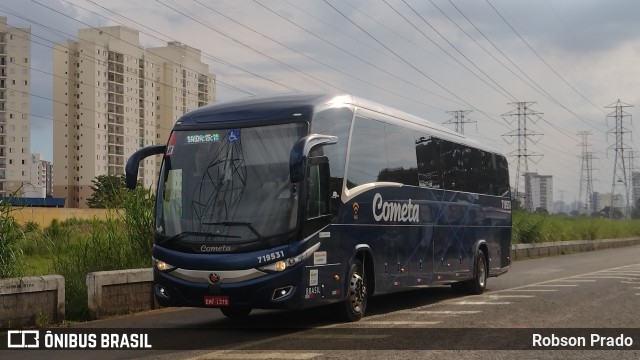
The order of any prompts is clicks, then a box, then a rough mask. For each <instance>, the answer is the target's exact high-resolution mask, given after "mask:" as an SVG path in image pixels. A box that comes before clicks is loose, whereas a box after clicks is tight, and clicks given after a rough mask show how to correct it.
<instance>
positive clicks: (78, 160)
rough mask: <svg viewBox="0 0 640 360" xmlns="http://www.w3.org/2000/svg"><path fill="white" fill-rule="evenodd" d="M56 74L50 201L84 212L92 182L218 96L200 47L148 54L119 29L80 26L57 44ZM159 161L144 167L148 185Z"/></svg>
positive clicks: (120, 170) (115, 171) (135, 36)
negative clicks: (73, 37) (59, 199)
mask: <svg viewBox="0 0 640 360" xmlns="http://www.w3.org/2000/svg"><path fill="white" fill-rule="evenodd" d="M53 73H54V75H55V76H54V80H53V93H54V105H53V115H54V118H55V119H59V121H56V122H55V123H54V128H53V138H54V148H53V153H54V155H53V163H54V164H55V172H54V175H53V196H54V197H63V198H65V199H66V201H65V206H67V207H81V208H83V207H87V204H86V202H87V199H88V198H90V197H91V195H92V190H91V186H92V180H94V179H95V178H96V177H97V176H99V175H122V174H124V167H125V164H126V161H127V159H128V158H129V156H131V154H133V152H135V151H136V150H138V149H140V148H141V147H144V146H148V145H152V144H156V143H165V142H166V141H167V137H168V132H169V130H170V129H171V127H172V126H173V122H175V120H176V119H177V118H178V117H179V116H180V115H182V114H183V113H184V112H186V111H188V110H191V109H195V108H196V107H198V106H201V105H203V104H205V103H207V102H210V101H212V100H213V96H214V95H215V80H213V79H215V77H213V75H210V74H209V73H208V66H207V65H206V64H203V63H202V62H200V51H199V50H197V49H194V48H191V47H188V46H186V45H182V44H180V43H169V44H168V46H167V47H160V48H152V49H149V50H148V51H145V50H144V49H143V47H142V46H141V45H140V39H139V33H138V31H136V30H133V29H129V28H126V27H123V26H109V27H101V28H92V29H82V30H79V32H78V38H77V40H76V41H68V42H66V43H64V44H56V45H55V47H54V50H53ZM201 99H202V100H201ZM157 163H159V159H157V158H156V157H149V158H147V159H145V160H144V161H143V162H142V164H141V169H140V171H139V180H140V182H141V184H142V185H143V186H144V187H145V188H152V187H154V186H155V182H156V179H157Z"/></svg>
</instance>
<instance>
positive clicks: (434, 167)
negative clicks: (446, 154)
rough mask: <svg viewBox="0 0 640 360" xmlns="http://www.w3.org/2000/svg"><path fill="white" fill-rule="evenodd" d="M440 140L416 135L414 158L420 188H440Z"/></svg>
mask: <svg viewBox="0 0 640 360" xmlns="http://www.w3.org/2000/svg"><path fill="white" fill-rule="evenodd" d="M441 142H442V141H441V140H440V139H436V138H434V137H431V136H430V135H420V134H416V140H415V143H416V156H417V159H418V176H419V184H420V186H421V187H428V188H436V189H440V188H442V158H441V157H440V143H441Z"/></svg>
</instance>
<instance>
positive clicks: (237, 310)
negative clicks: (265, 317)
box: [220, 306, 251, 319]
mask: <svg viewBox="0 0 640 360" xmlns="http://www.w3.org/2000/svg"><path fill="white" fill-rule="evenodd" d="M220 311H222V313H223V314H224V316H226V317H228V318H229V319H242V318H245V317H247V316H249V313H250V312H251V308H250V307H248V306H233V307H221V308H220Z"/></svg>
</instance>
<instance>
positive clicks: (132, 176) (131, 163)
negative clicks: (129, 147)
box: [124, 145, 167, 190]
mask: <svg viewBox="0 0 640 360" xmlns="http://www.w3.org/2000/svg"><path fill="white" fill-rule="evenodd" d="M166 149H167V146H166V145H151V146H147V147H143V148H142V149H140V150H138V151H136V152H134V153H133V155H131V156H130V157H129V160H127V165H126V166H125V168H124V172H125V174H126V181H127V187H128V188H129V189H131V190H133V189H135V188H136V185H137V183H138V168H139V167H140V161H142V160H144V159H145V158H147V157H149V156H151V155H158V154H164V152H165V150H166Z"/></svg>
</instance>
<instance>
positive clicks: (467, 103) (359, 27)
mask: <svg viewBox="0 0 640 360" xmlns="http://www.w3.org/2000/svg"><path fill="white" fill-rule="evenodd" d="M323 1H324V2H325V3H326V4H327V5H329V6H330V7H331V8H333V9H334V10H335V11H336V12H337V13H338V14H340V15H341V16H342V17H343V18H345V19H346V20H347V21H349V22H350V23H351V24H353V25H354V26H355V27H357V28H358V29H360V30H361V31H362V32H364V33H365V34H366V35H367V36H369V37H370V38H371V39H373V40H374V41H375V42H377V43H378V44H380V46H382V47H384V48H385V49H387V51H389V52H390V53H392V54H393V55H395V56H396V57H397V58H398V59H400V60H401V61H402V62H404V63H405V64H406V65H408V66H409V67H411V68H412V69H413V70H415V71H417V72H418V73H420V74H421V75H422V76H424V77H425V78H426V79H428V80H429V81H431V82H432V83H434V84H435V85H437V86H438V87H439V88H441V89H442V90H444V91H446V92H447V93H448V94H450V95H452V96H453V97H455V98H456V99H458V100H460V101H462V102H463V103H464V104H465V105H467V106H469V107H470V108H472V109H474V110H476V111H478V112H479V113H481V114H483V115H484V116H486V117H488V118H489V119H491V120H492V121H494V122H496V123H498V124H500V125H502V126H504V127H507V126H506V124H504V123H502V122H500V121H498V120H496V119H494V118H492V117H490V116H489V115H488V114H487V113H485V112H484V111H482V110H480V109H478V108H477V107H475V106H473V105H471V104H470V103H469V102H467V101H466V100H464V99H462V98H461V97H460V96H458V95H456V94H455V93H453V92H452V91H451V90H449V89H447V88H446V87H444V86H443V85H442V84H440V83H439V82H438V81H436V80H435V79H433V78H432V77H430V76H429V75H427V74H426V73H425V72H424V71H422V70H420V69H418V68H417V67H416V66H415V65H413V64H412V63H410V62H409V61H408V60H406V59H405V58H403V57H402V56H400V55H399V54H398V53H397V52H395V51H393V50H392V49H391V48H389V47H388V46H387V45H385V44H384V43H383V42H382V41H380V40H378V39H377V38H376V37H375V36H373V35H372V34H371V33H369V32H368V31H367V30H365V29H364V28H363V27H362V26H360V25H358V24H357V23H356V22H355V21H353V20H351V19H350V18H349V17H348V16H347V15H345V14H344V13H343V12H342V11H340V10H339V9H338V8H336V7H335V6H333V5H332V4H331V3H329V2H328V1H327V0H323Z"/></svg>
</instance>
